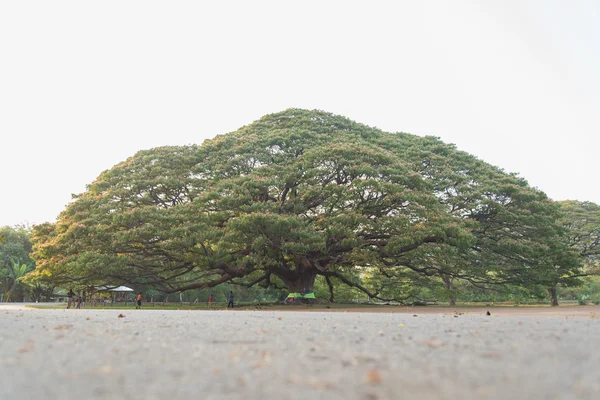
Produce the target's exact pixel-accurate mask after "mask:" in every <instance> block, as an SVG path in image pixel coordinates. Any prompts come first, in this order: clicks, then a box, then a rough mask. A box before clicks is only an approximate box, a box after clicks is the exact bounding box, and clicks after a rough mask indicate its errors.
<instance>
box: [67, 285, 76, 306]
mask: <svg viewBox="0 0 600 400" xmlns="http://www.w3.org/2000/svg"><path fill="white" fill-rule="evenodd" d="M73 296H75V293H73V289H69V293H67V308H71V304H73Z"/></svg>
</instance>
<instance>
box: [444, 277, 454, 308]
mask: <svg viewBox="0 0 600 400" xmlns="http://www.w3.org/2000/svg"><path fill="white" fill-rule="evenodd" d="M442 281H444V287H445V288H446V289H448V290H453V289H454V285H452V279H451V278H450V277H449V276H447V275H442ZM448 303H450V305H451V306H455V305H456V296H455V295H454V293H451V294H450V297H449V298H448Z"/></svg>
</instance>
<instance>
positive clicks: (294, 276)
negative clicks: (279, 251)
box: [274, 257, 319, 293]
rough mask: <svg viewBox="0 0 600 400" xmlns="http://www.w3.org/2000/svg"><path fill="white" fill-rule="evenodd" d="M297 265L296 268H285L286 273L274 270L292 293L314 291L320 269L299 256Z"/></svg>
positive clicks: (296, 261)
mask: <svg viewBox="0 0 600 400" xmlns="http://www.w3.org/2000/svg"><path fill="white" fill-rule="evenodd" d="M295 267H296V268H295V269H289V270H285V273H277V272H274V274H275V275H276V276H277V277H278V278H279V279H281V280H282V281H283V283H284V284H285V287H286V288H287V289H288V290H289V291H290V292H292V293H307V292H312V291H313V289H314V286H315V279H316V277H317V273H318V272H319V271H318V270H317V269H316V268H315V267H314V266H313V265H311V263H310V262H309V261H308V260H307V259H306V258H304V257H298V258H297V259H296V260H295ZM281 272H283V271H281Z"/></svg>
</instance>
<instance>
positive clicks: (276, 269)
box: [32, 109, 580, 300]
mask: <svg viewBox="0 0 600 400" xmlns="http://www.w3.org/2000/svg"><path fill="white" fill-rule="evenodd" d="M556 212H557V211H556V206H555V205H554V204H553V202H551V201H550V200H549V199H548V198H547V197H546V196H545V195H544V194H543V193H542V192H540V191H538V190H536V189H533V188H531V187H529V186H528V185H527V183H526V182H525V181H524V180H523V179H520V178H518V177H516V176H514V175H510V174H506V173H504V172H503V171H502V170H500V169H498V168H495V167H493V166H490V165H489V164H486V163H484V162H482V161H480V160H478V159H476V158H475V157H473V156H471V155H469V154H467V153H464V152H460V151H458V150H456V149H455V148H454V146H452V145H448V144H445V143H443V142H441V141H440V140H439V139H436V138H431V137H426V138H421V137H417V136H414V135H409V134H404V133H397V134H390V133H385V132H382V131H380V130H378V129H375V128H370V127H367V126H364V125H361V124H357V123H355V122H352V121H350V120H348V119H346V118H343V117H339V116H335V115H332V114H328V113H324V112H320V111H306V110H296V109H291V110H287V111H285V112H282V113H278V114H273V115H268V116H266V117H263V118H262V119H261V120H259V121H257V122H255V123H253V124H251V125H249V126H246V127H243V128H241V129H240V130H238V131H236V132H233V133H230V134H226V135H221V136H217V137H216V138H215V139H213V140H207V141H205V142H204V143H203V145H202V146H181V147H162V148H158V149H152V150H147V151H142V152H139V153H138V154H136V155H135V156H134V157H131V158H130V159H128V160H126V161H125V162H123V163H120V164H118V165H116V166H115V167H113V168H112V169H111V170H109V171H105V172H104V173H102V174H101V175H100V176H99V178H98V179H97V180H96V181H95V182H93V183H92V184H91V185H90V186H89V187H88V189H87V191H86V192H85V193H83V194H82V195H80V196H78V197H77V198H76V199H75V201H74V202H73V203H71V204H70V205H69V206H68V207H67V209H66V210H65V211H64V212H63V213H61V215H60V216H59V218H58V221H57V223H56V224H52V225H50V224H47V225H43V226H40V227H37V228H36V230H35V233H34V243H35V257H36V259H37V260H38V268H37V270H36V272H35V273H34V274H32V276H33V277H37V279H42V278H44V279H51V280H53V281H54V282H61V283H68V282H85V283H86V284H96V283H97V284H105V283H107V282H110V283H111V284H115V285H116V284H121V283H128V284H133V283H137V284H144V285H149V286H154V287H157V288H160V289H161V290H163V291H164V292H166V293H169V292H171V293H172V292H176V291H180V290H184V291H185V290H192V289H202V288H206V287H212V286H215V285H219V284H222V283H225V282H229V283H233V284H237V285H245V286H252V285H255V284H258V283H260V284H263V285H265V286H270V285H278V286H280V287H286V288H287V289H288V290H289V291H292V292H300V291H312V290H313V289H314V285H315V279H316V277H317V276H321V277H322V278H323V279H324V280H325V282H326V284H327V286H328V288H329V289H330V296H333V290H334V288H335V287H336V286H337V285H339V284H343V285H347V286H350V287H352V288H354V289H355V290H358V291H359V292H362V293H364V294H365V295H366V296H368V297H369V298H376V299H380V300H403V299H407V298H408V297H410V296H411V291H412V293H413V294H412V296H414V290H413V289H412V288H411V284H409V283H408V282H412V284H413V285H419V284H422V283H423V280H424V279H430V278H431V279H434V278H436V279H441V280H442V281H444V279H449V280H451V281H454V280H456V279H459V280H465V281H468V282H470V283H471V284H472V285H477V286H481V287H484V286H489V285H507V284H512V285H523V286H529V285H534V284H547V277H548V276H549V273H550V272H552V273H555V271H556V270H557V268H558V269H560V274H561V276H571V275H572V276H575V275H576V273H577V271H578V269H579V267H580V266H579V265H578V264H577V263H576V262H575V261H574V259H573V258H571V257H570V255H569V254H568V253H561V252H560V250H561V246H562V243H561V242H560V240H556V239H555V237H556V234H557V229H558V228H557V226H556V224H555V223H554V221H555V219H556ZM549 254H551V255H552V256H550V255H549ZM560 254H562V255H561V256H560V257H559V255H560ZM367 278H368V279H367ZM401 282H404V284H400V283H401ZM400 289H402V290H400ZM450 290H451V289H450ZM407 296H408V297H407Z"/></svg>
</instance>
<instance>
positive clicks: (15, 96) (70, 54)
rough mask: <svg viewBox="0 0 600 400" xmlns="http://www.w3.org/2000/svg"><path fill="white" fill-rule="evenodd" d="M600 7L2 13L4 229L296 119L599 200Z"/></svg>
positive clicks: (115, 8) (193, 7)
mask: <svg viewBox="0 0 600 400" xmlns="http://www.w3.org/2000/svg"><path fill="white" fill-rule="evenodd" d="M599 50H600V2H598V1H594V0H590V1H577V0H573V1H568V0H564V1H549V0H540V1H524V0H515V1H506V0H504V1H439V2H438V1H389V2H384V1H368V2H367V1H361V2H354V1H348V0H346V1H325V0H320V1H307V0H303V1H293V2H292V1H282V0H278V1H257V0H253V1H238V2H233V1H211V2H200V1H177V2H170V1H162V2H156V1H148V0H144V1H122V0H119V1H106V0H104V1H96V2H88V1H39V2H35V1H10V2H9V1H3V2H0V57H1V58H0V135H1V136H0V137H1V141H0V171H1V172H0V226H2V225H14V224H18V223H24V222H29V223H32V224H33V223H41V222H44V221H54V220H55V218H56V216H57V215H58V213H59V212H60V211H62V210H63V209H64V207H65V205H66V204H67V203H68V202H69V201H70V199H71V193H81V192H83V191H84V190H85V185H86V184H89V183H91V182H92V181H93V180H94V179H95V178H96V177H97V176H98V175H99V174H100V173H101V172H102V171H103V170H106V169H109V168H111V167H112V166H113V165H115V164H116V163H118V162H120V161H123V160H125V159H126V158H127V157H129V156H131V155H133V154H134V153H135V152H136V151H138V150H141V149H148V148H151V147H156V146H162V145H183V144H190V143H202V141H203V140H204V139H206V138H211V137H213V136H215V135H217V134H220V133H226V132H230V131H233V130H236V129H237V128H239V127H241V126H243V125H247V124H249V123H251V122H252V121H254V120H256V119H258V118H260V117H261V116H262V115H264V114H269V113H273V112H279V111H282V110H284V109H286V108H289V107H300V108H308V109H321V110H325V111H329V112H333V113H336V114H341V115H344V116H347V117H349V118H351V119H352V120H355V121H357V122H361V123H364V124H367V125H371V126H376V127H379V128H381V129H383V130H386V131H391V132H397V131H403V132H410V133H413V134H417V135H435V136H439V137H441V138H442V139H443V140H444V141H446V142H450V143H455V144H456V145H457V146H458V148H459V149H462V150H466V151H468V152H470V153H473V154H475V155H476V156H478V157H479V158H481V159H483V160H485V161H487V162H489V163H491V164H494V165H498V166H500V167H502V168H504V169H505V170H506V171H509V172H517V173H519V174H520V175H521V176H522V177H524V178H526V179H527V180H528V181H529V183H530V184H531V185H532V186H536V187H538V188H540V189H542V190H544V191H545V192H546V193H547V194H548V195H549V196H550V197H551V198H553V199H555V200H563V199H578V200H589V201H594V202H596V203H600V179H598V176H599V173H600V166H599V161H598V160H599V158H598V152H599V150H600V51H599Z"/></svg>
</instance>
